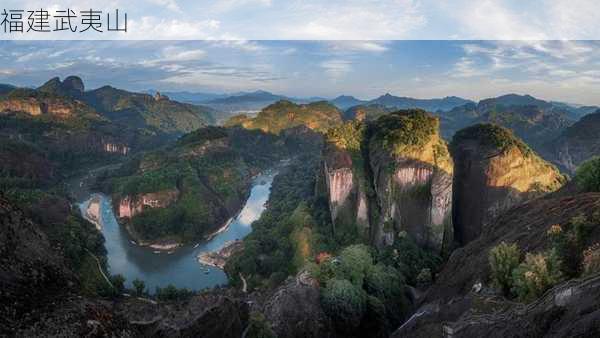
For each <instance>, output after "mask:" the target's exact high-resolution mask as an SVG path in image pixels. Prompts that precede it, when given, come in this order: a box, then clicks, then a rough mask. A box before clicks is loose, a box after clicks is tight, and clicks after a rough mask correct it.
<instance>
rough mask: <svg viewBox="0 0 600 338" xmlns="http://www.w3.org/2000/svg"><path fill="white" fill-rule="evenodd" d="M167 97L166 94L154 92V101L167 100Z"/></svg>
mask: <svg viewBox="0 0 600 338" xmlns="http://www.w3.org/2000/svg"><path fill="white" fill-rule="evenodd" d="M168 100H169V97H168V96H166V95H162V94H161V93H160V92H158V91H157V92H156V94H154V101H168Z"/></svg>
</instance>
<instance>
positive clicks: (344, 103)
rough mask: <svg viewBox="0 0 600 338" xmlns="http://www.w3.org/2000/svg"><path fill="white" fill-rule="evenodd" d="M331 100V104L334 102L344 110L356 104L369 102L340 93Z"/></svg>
mask: <svg viewBox="0 0 600 338" xmlns="http://www.w3.org/2000/svg"><path fill="white" fill-rule="evenodd" d="M329 102H331V104H333V105H334V106H336V107H338V108H339V109H342V110H346V109H348V108H350V107H354V106H358V105H362V104H365V103H367V101H363V100H359V99H357V98H355V97H354V96H348V95H340V96H338V97H336V98H335V99H333V100H331V101H329Z"/></svg>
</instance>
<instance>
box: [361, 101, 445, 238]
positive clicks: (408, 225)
mask: <svg viewBox="0 0 600 338" xmlns="http://www.w3.org/2000/svg"><path fill="white" fill-rule="evenodd" d="M372 129H373V132H372V135H371V137H370V139H369V165H370V169H371V172H372V175H373V186H374V189H375V193H376V195H377V203H378V206H379V210H380V217H379V219H378V222H377V224H376V225H374V231H373V235H374V241H375V243H376V244H377V245H382V244H389V243H391V242H392V241H393V240H394V238H395V236H397V235H398V232H401V231H404V232H406V233H407V234H408V235H409V236H411V237H412V238H413V239H414V240H415V241H416V242H417V244H419V245H421V246H425V247H430V248H434V249H437V250H440V249H441V248H442V246H443V244H444V242H445V241H446V242H448V243H447V244H450V243H451V241H452V235H451V233H452V223H451V208H452V170H453V168H452V159H451V158H450V156H449V153H448V149H447V145H446V143H445V142H444V141H443V140H442V138H441V136H440V134H439V119H437V118H435V117H433V116H431V115H429V114H427V113H425V112H424V111H420V110H409V111H402V112H398V113H394V114H390V115H386V116H383V117H381V118H379V119H378V120H377V121H376V122H375V123H374V125H373V126H372Z"/></svg>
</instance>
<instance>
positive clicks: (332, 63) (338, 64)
mask: <svg viewBox="0 0 600 338" xmlns="http://www.w3.org/2000/svg"><path fill="white" fill-rule="evenodd" d="M320 66H321V68H323V69H324V70H325V72H326V73H327V74H328V75H329V77H331V78H332V79H333V80H338V79H339V78H341V77H343V76H344V75H346V74H347V73H349V72H350V71H351V70H352V63H351V62H350V61H348V60H341V59H331V60H327V61H323V62H321V64H320Z"/></svg>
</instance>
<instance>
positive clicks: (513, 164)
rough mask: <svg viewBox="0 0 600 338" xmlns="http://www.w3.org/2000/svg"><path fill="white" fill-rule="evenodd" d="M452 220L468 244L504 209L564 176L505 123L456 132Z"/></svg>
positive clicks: (560, 182)
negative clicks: (517, 136)
mask: <svg viewBox="0 0 600 338" xmlns="http://www.w3.org/2000/svg"><path fill="white" fill-rule="evenodd" d="M451 152H452V156H453V158H454V163H455V166H454V187H453V192H454V197H453V199H454V210H453V223H454V229H455V233H456V238H457V240H458V241H459V242H460V243H462V244H466V243H468V242H470V241H472V240H474V239H476V238H477V237H478V236H479V235H480V234H481V230H482V228H483V227H484V226H485V225H486V224H488V223H489V222H490V221H491V220H493V219H494V218H495V217H497V216H498V215H500V214H501V213H502V212H504V211H505V210H507V209H508V208H510V207H512V206H514V205H517V204H519V203H523V202H524V201H526V200H528V199H531V198H534V197H538V196H541V195H543V194H545V193H548V192H551V191H555V190H557V189H558V188H560V187H561V186H562V185H563V184H564V182H565V178H564V177H563V176H562V175H561V174H560V173H559V172H558V170H557V169H556V168H555V167H554V166H552V165H550V164H549V163H547V162H546V161H544V160H542V159H541V158H540V157H539V156H538V155H537V154H535V153H534V152H533V151H532V150H531V149H530V148H529V147H527V145H525V144H524V143H523V142H522V141H521V140H519V139H517V138H516V137H515V136H514V135H513V134H512V133H511V132H510V131H508V130H507V129H505V128H502V127H499V126H496V125H491V124H480V125H475V126H472V127H469V128H466V129H463V130H461V131H459V132H457V133H456V135H455V136H454V139H453V141H452V145H451Z"/></svg>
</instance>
